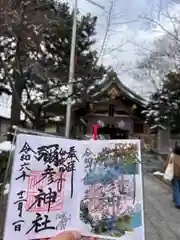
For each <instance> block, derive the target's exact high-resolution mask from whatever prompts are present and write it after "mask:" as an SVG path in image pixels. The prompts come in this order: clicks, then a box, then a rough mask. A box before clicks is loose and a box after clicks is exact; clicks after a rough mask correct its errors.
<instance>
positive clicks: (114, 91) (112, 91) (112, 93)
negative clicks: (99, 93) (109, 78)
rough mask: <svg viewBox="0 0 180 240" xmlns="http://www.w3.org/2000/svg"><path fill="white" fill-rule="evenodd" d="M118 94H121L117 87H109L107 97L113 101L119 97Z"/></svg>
mask: <svg viewBox="0 0 180 240" xmlns="http://www.w3.org/2000/svg"><path fill="white" fill-rule="evenodd" d="M120 94H121V93H120V90H119V89H118V88H117V87H111V88H110V89H109V90H108V96H109V97H110V98H111V99H113V100H114V99H116V98H117V97H119V96H120Z"/></svg>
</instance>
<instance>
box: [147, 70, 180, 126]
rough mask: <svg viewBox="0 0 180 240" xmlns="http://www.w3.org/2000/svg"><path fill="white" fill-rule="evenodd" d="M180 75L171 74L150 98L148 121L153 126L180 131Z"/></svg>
mask: <svg viewBox="0 0 180 240" xmlns="http://www.w3.org/2000/svg"><path fill="white" fill-rule="evenodd" d="M179 104H180V73H176V72H170V73H169V74H168V75H167V76H166V78H165V80H164V81H163V84H162V86H161V88H160V89H158V90H157V91H156V92H155V93H154V94H153V95H152V96H151V98H150V101H149V103H148V104H147V110H146V111H145V113H146V119H147V123H148V124H149V125H151V126H153V125H154V127H158V126H160V125H162V126H164V127H170V128H171V130H172V131H177V130H178V131H179V130H180V124H179V117H180V109H179Z"/></svg>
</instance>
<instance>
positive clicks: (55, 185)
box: [4, 134, 144, 240]
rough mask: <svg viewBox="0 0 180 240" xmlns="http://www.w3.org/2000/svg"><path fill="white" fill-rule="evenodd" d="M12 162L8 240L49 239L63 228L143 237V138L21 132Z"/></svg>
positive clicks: (129, 238)
mask: <svg viewBox="0 0 180 240" xmlns="http://www.w3.org/2000/svg"><path fill="white" fill-rule="evenodd" d="M43 146H45V147H43ZM55 149H56V151H55ZM119 153H120V155H118V154H119ZM134 159H135V160H136V164H135V165H132V161H134ZM57 160H58V161H57ZM122 160H123V161H122ZM13 161H14V164H13V170H12V179H11V186H10V196H9V203H8V211H7V219H6V224H5V234H4V240H11V239H12V237H13V238H17V239H18V240H21V239H23V240H25V239H28V240H29V239H39V238H41V239H42V238H48V237H52V236H55V235H56V234H57V233H59V232H60V231H63V230H64V229H79V230H80V231H81V232H82V233H83V234H84V235H85V236H96V237H100V238H106V239H122V240H134V239H136V240H144V217H143V215H144V212H143V191H142V172H141V164H140V161H141V156H140V141H139V140H98V141H94V140H90V141H75V140H69V139H60V138H52V137H42V136H30V135H23V134H20V135H19V136H18V137H17V142H16V149H15V154H14V160H13ZM125 161H126V166H124V165H123V166H122V162H123V163H125ZM128 162H129V163H131V164H129V163H128ZM73 164H74V165H73ZM128 164H129V165H128ZM130 165H131V166H130ZM72 167H73V168H72ZM62 170H64V172H63V174H62ZM23 171H24V173H26V175H25V177H24V179H23V177H22V173H23ZM68 171H69V172H68ZM124 171H126V172H124ZM50 173H51V174H50ZM20 176H21V177H20ZM72 177H73V178H72ZM72 190H73V191H72ZM49 202H50V203H49ZM83 204H85V205H83ZM83 206H86V207H88V208H84V207H83ZM87 211H88V212H87ZM35 223H36V225H35Z"/></svg>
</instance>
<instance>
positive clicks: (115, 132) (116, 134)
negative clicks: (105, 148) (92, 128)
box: [98, 125, 129, 139]
mask: <svg viewBox="0 0 180 240" xmlns="http://www.w3.org/2000/svg"><path fill="white" fill-rule="evenodd" d="M98 134H100V135H109V138H110V139H128V136H129V132H128V131H126V130H123V129H121V128H117V127H114V126H113V125H112V126H111V127H110V126H109V125H106V126H105V127H101V128H99V129H98Z"/></svg>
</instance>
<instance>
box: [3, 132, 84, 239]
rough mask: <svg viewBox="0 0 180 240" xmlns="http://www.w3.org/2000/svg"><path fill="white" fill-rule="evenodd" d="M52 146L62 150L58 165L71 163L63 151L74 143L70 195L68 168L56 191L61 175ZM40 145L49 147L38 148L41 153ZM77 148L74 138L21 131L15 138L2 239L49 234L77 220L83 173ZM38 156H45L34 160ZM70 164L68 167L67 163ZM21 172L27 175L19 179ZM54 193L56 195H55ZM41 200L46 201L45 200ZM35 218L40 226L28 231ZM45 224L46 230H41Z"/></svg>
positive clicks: (77, 144)
mask: <svg viewBox="0 0 180 240" xmlns="http://www.w3.org/2000/svg"><path fill="white" fill-rule="evenodd" d="M50 145H51V146H50ZM52 145H57V146H56V147H57V148H58V149H57V150H58V151H61V152H62V154H61V156H60V155H59V157H58V159H59V161H62V162H63V164H60V167H61V166H63V167H66V166H67V165H68V162H71V159H70V158H68V159H67V160H66V158H67V157H68V154H63V151H66V152H69V149H70V147H73V146H75V148H74V149H75V151H76V153H75V154H76V156H77V159H76V157H73V158H72V161H75V171H73V174H74V176H73V178H74V179H73V185H74V186H73V188H74V189H73V197H72V198H71V173H72V172H71V171H70V172H69V173H67V171H66V172H65V173H64V174H63V176H62V177H63V181H62V186H61V181H60V180H59V192H58V191H57V185H58V179H60V178H61V176H60V174H59V173H58V169H59V167H55V166H54V162H55V160H57V156H56V155H55V151H54V149H55V147H52ZM42 146H49V148H47V147H45V148H44V150H42V151H41V152H43V153H42V155H41V153H40V150H39V152H38V147H42ZM79 147H80V144H79V142H78V141H73V140H66V139H59V138H49V137H39V136H32V135H31V136H30V135H21V134H20V135H19V136H18V137H17V142H16V149H15V155H14V160H13V161H14V164H13V170H12V179H11V186H10V195H9V203H8V211H7V219H6V226H5V233H4V239H5V240H10V239H12V238H14V237H15V238H16V239H18V240H20V239H24V240H25V239H33V238H34V239H35V238H43V237H51V236H55V235H56V233H57V232H60V231H61V230H63V229H66V228H72V227H76V223H77V220H78V198H77V188H78V185H79V184H80V178H79V176H80V175H82V173H81V172H82V171H83V169H81V168H80V167H78V165H79V161H80V155H79V154H80V152H81V151H80V149H79ZM23 149H24V150H23ZM38 156H44V157H42V158H41V159H40V160H39V161H38V160H37V159H36V157H38ZM45 162H46V163H45ZM69 167H71V166H70V163H69ZM47 168H49V173H48V172H47V175H45V169H47ZM23 171H24V173H25V174H26V175H28V176H25V177H24V179H23V177H21V178H19V177H20V176H22V174H23ZM50 172H53V173H52V174H51V175H52V178H54V181H55V182H53V183H50V182H51V177H50ZM43 174H44V175H43ZM60 188H62V189H60ZM38 189H39V190H38ZM50 192H51V193H50ZM43 193H44V194H43ZM38 194H41V197H40V198H41V199H40V200H39V206H37V205H38V202H36V199H37V200H38V198H37V195H38ZM55 194H57V196H56V197H55V196H54V195H55ZM53 197H54V200H55V201H54V203H51V204H50V209H49V211H48V206H49V205H48V201H49V198H51V201H50V202H52V201H53ZM43 200H45V203H44V201H43ZM35 202H36V203H35ZM18 209H19V210H18ZM21 209H22V210H21ZM28 209H29V210H28ZM36 218H39V221H38V224H40V226H39V227H37V228H36V229H35V226H34V228H33V229H32V230H30V229H31V228H32V227H33V225H34V224H33V221H35V220H36ZM41 218H42V219H41ZM46 218H47V219H46ZM46 220H48V221H51V222H49V223H47V226H45V225H46ZM43 224H44V225H43ZM45 227H46V228H47V230H41V229H43V228H45ZM19 230H20V231H19ZM29 230H30V231H29ZM40 230H41V231H40Z"/></svg>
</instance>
